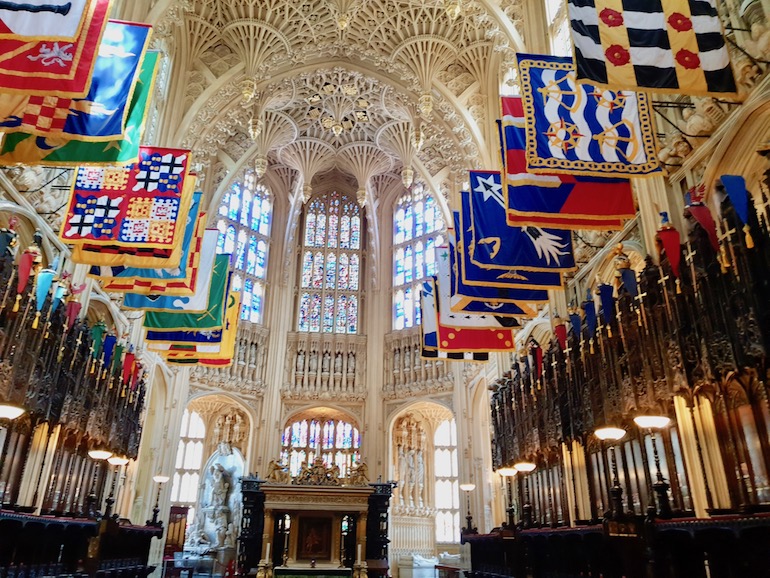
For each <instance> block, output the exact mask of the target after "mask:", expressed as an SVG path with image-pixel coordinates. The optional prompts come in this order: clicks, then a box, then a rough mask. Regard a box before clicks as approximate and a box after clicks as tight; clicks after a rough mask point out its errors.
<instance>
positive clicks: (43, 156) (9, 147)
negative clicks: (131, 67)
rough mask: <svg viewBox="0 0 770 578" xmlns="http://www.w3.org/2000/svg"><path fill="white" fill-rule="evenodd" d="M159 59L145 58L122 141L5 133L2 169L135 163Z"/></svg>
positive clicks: (150, 55) (0, 159)
mask: <svg viewBox="0 0 770 578" xmlns="http://www.w3.org/2000/svg"><path fill="white" fill-rule="evenodd" d="M159 59H160V54H159V53H158V52H157V51H154V50H150V51H147V52H146V53H145V55H144V58H143V59H142V64H141V71H140V72H139V78H138V79H137V81H136V85H135V86H134V92H133V95H132V98H131V104H130V106H129V109H128V116H127V119H126V124H125V129H124V130H123V137H122V138H116V139H114V140H110V141H106V142H86V141H78V140H69V139H66V138H63V137H61V136H58V137H45V136H37V135H31V134H27V133H21V132H17V133H11V134H5V135H3V137H2V138H3V141H2V146H0V166H9V165H21V164H23V165H46V166H57V167H62V166H63V167H69V166H84V165H125V164H128V163H130V162H133V161H135V160H136V159H137V158H138V156H139V144H140V142H141V140H142V133H143V132H144V125H145V122H146V119H147V112H148V110H149V108H150V107H149V102H150V96H151V95H152V93H153V88H154V86H155V76H156V73H157V70H158V62H159Z"/></svg>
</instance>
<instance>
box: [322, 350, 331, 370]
mask: <svg viewBox="0 0 770 578" xmlns="http://www.w3.org/2000/svg"><path fill="white" fill-rule="evenodd" d="M331 359H332V356H331V354H330V353H329V352H328V351H324V356H323V361H321V371H322V372H323V373H329V366H330V365H331Z"/></svg>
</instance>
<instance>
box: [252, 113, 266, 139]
mask: <svg viewBox="0 0 770 578" xmlns="http://www.w3.org/2000/svg"><path fill="white" fill-rule="evenodd" d="M264 128H265V121H264V120H262V119H261V118H254V117H251V118H250V119H249V138H251V140H257V137H258V136H259V135H260V134H262V129H264Z"/></svg>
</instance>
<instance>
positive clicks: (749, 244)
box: [743, 225, 754, 249]
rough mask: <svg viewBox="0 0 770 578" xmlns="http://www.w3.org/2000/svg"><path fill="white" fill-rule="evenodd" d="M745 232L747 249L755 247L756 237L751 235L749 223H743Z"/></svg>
mask: <svg viewBox="0 0 770 578" xmlns="http://www.w3.org/2000/svg"><path fill="white" fill-rule="evenodd" d="M743 232H744V233H745V235H746V237H745V240H746V248H747V249H753V248H754V238H753V237H752V236H751V227H749V226H748V225H743Z"/></svg>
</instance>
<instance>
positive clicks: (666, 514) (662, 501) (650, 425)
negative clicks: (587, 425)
mask: <svg viewBox="0 0 770 578" xmlns="http://www.w3.org/2000/svg"><path fill="white" fill-rule="evenodd" d="M634 423H635V424H636V425H638V426H639V427H641V428H644V429H646V430H648V431H649V432H650V442H651V443H652V455H653V459H654V460H655V480H656V481H655V482H654V483H653V484H652V489H653V491H654V492H655V496H656V497H657V501H658V509H657V511H655V507H654V506H653V505H652V504H650V506H649V508H648V510H650V511H651V512H652V513H656V514H657V515H658V516H660V517H661V518H663V519H668V518H671V516H672V512H671V503H670V502H669V500H668V487H669V486H668V484H667V483H666V480H665V479H664V478H663V472H662V471H661V469H660V455H659V454H658V440H657V436H656V435H655V430H659V429H663V428H664V427H667V426H668V424H670V423H671V418H669V417H668V416H665V415H639V416H637V417H635V418H634Z"/></svg>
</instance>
